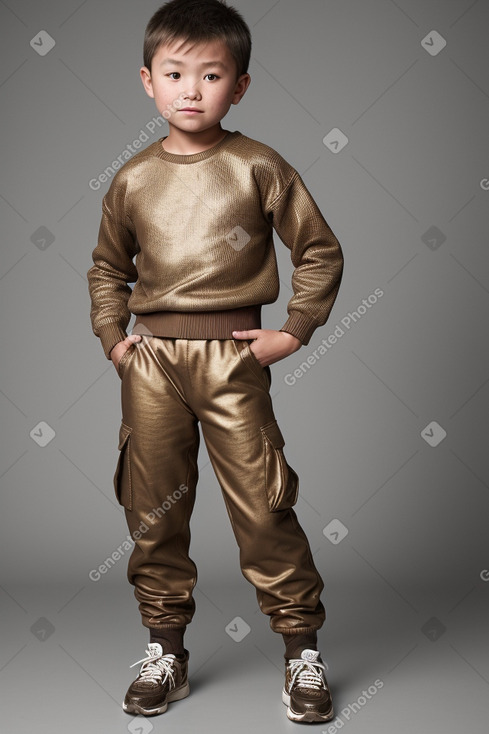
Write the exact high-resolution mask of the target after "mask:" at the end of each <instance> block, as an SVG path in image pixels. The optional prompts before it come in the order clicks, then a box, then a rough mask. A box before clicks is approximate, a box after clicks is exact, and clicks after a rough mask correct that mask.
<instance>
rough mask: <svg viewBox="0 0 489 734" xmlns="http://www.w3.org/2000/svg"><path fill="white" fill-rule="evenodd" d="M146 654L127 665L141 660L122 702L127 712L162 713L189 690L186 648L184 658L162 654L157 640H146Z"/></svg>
mask: <svg viewBox="0 0 489 734" xmlns="http://www.w3.org/2000/svg"><path fill="white" fill-rule="evenodd" d="M146 655H147V657H146V658H143V659H142V660H138V661H137V663H133V664H132V665H131V666H130V667H131V668H133V667H134V666H135V665H139V663H142V665H141V670H140V671H139V675H138V677H137V678H136V680H135V681H133V682H132V683H131V685H130V686H129V688H128V691H127V693H126V697H125V699H124V703H123V704H122V708H123V709H124V711H127V713H129V714H142V715H143V716H153V715H154V714H163V713H165V711H166V710H167V708H168V704H169V703H171V702H172V701H180V699H182V698H185V697H186V696H188V694H189V693H190V687H189V684H188V678H187V668H188V657H189V655H188V651H187V650H186V651H185V659H184V660H179V659H178V658H177V657H175V655H171V654H169V655H163V648H162V647H161V645H160V643H159V642H150V643H149V645H148V649H147V650H146Z"/></svg>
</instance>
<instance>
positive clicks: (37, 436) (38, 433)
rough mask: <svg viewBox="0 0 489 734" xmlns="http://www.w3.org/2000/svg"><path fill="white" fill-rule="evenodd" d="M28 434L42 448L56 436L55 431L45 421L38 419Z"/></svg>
mask: <svg viewBox="0 0 489 734" xmlns="http://www.w3.org/2000/svg"><path fill="white" fill-rule="evenodd" d="M29 436H30V437H31V438H32V440H33V441H35V442H36V443H37V445H38V446H40V447H41V448H42V449H43V448H44V447H45V446H47V445H48V443H50V442H51V441H52V440H53V438H54V437H55V436H56V431H55V430H54V428H51V426H50V425H49V424H48V423H46V421H40V422H39V423H38V424H37V426H34V428H33V429H32V431H31V432H30V433H29Z"/></svg>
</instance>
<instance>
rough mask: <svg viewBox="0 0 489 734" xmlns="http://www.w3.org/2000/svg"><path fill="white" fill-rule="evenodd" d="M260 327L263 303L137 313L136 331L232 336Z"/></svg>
mask: <svg viewBox="0 0 489 734" xmlns="http://www.w3.org/2000/svg"><path fill="white" fill-rule="evenodd" d="M249 329H261V306H247V307H245V308H234V309H230V310H227V311H191V312H183V311H154V312H152V313H144V314H138V315H137V316H136V321H135V323H134V328H133V330H132V333H133V334H146V335H147V336H161V337H172V338H175V339H232V338H233V331H248V330H249Z"/></svg>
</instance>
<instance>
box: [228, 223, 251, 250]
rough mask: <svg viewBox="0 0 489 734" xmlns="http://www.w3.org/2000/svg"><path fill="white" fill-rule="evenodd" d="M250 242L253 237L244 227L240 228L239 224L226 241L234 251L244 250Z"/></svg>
mask: <svg viewBox="0 0 489 734" xmlns="http://www.w3.org/2000/svg"><path fill="white" fill-rule="evenodd" d="M250 240H251V237H250V235H249V234H248V232H246V230H244V229H243V227H240V226H239V224H238V225H237V226H236V227H234V229H232V230H231V231H230V232H229V233H228V234H227V235H226V241H227V242H228V244H230V245H231V247H232V248H233V250H238V251H239V250H242V249H243V247H245V246H246V245H247V244H248V242H249V241H250Z"/></svg>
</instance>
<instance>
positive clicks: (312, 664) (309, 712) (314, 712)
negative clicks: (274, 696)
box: [282, 650, 334, 722]
mask: <svg viewBox="0 0 489 734" xmlns="http://www.w3.org/2000/svg"><path fill="white" fill-rule="evenodd" d="M325 669H326V668H325V665H324V664H323V662H322V660H321V656H320V654H319V652H317V650H303V651H302V653H301V657H300V658H297V659H295V658H292V659H290V660H287V661H286V665H285V686H284V689H283V691H282V701H283V702H284V703H285V705H286V706H287V718H289V719H290V720H291V721H304V722H313V721H330V720H331V719H332V718H333V716H334V712H333V702H332V700H331V693H330V690H329V687H328V683H327V681H326V678H325V675H324V672H323V671H324V670H325Z"/></svg>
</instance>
